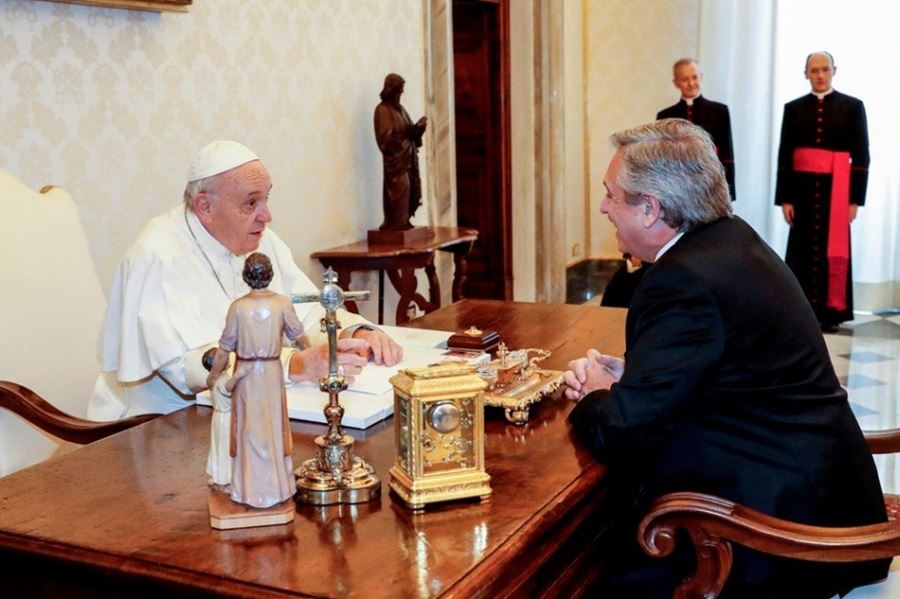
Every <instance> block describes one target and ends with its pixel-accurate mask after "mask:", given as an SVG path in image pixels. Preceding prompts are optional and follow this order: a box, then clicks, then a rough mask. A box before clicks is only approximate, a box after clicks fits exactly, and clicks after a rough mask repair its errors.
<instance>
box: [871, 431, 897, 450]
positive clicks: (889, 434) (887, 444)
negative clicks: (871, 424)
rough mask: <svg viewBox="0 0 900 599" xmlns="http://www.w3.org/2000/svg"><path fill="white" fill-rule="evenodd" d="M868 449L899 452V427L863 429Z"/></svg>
mask: <svg viewBox="0 0 900 599" xmlns="http://www.w3.org/2000/svg"><path fill="white" fill-rule="evenodd" d="M863 436H864V437H865V438H866V443H868V445H869V451H871V452H872V453H898V452H900V428H888V429H884V430H881V431H863Z"/></svg>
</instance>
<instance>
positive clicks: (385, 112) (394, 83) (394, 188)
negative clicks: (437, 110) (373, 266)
mask: <svg viewBox="0 0 900 599" xmlns="http://www.w3.org/2000/svg"><path fill="white" fill-rule="evenodd" d="M404 84H405V81H404V80H403V77H401V76H400V75H396V74H394V73H391V74H390V75H388V76H387V77H385V78H384V89H382V90H381V102H379V103H378V106H376V107H375V140H376V141H377V142H378V149H379V150H381V154H382V155H383V157H384V186H383V190H382V203H383V207H384V223H382V225H381V226H380V227H379V229H380V230H382V231H402V230H405V229H411V228H412V224H411V223H410V222H409V221H410V219H411V218H412V217H413V215H414V214H415V213H416V209H417V208H418V207H419V205H420V204H421V203H422V181H421V179H420V178H419V157H418V151H419V147H420V146H421V145H422V135H423V134H424V133H425V126H426V124H427V119H426V117H424V116H423V117H422V118H420V119H419V120H418V121H416V122H415V123H413V122H412V119H411V118H409V114H408V113H407V112H406V109H405V108H403V106H401V105H400V95H401V94H402V93H403V86H404Z"/></svg>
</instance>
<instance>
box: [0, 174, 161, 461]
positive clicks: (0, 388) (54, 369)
mask: <svg viewBox="0 0 900 599" xmlns="http://www.w3.org/2000/svg"><path fill="white" fill-rule="evenodd" d="M41 192H42V193H37V192H35V191H33V190H31V189H29V188H28V187H26V186H25V185H23V184H22V183H21V182H19V181H18V180H17V179H16V178H15V177H13V176H12V175H10V174H9V173H7V172H6V171H3V170H2V169H0V286H2V288H3V294H2V297H3V301H2V303H0V330H2V335H0V356H2V358H0V407H2V408H5V409H2V410H0V476H2V475H6V474H9V473H11V472H14V471H16V470H19V469H21V468H24V467H26V466H29V465H31V464H34V463H37V462H40V461H42V460H44V459H47V458H48V457H50V456H52V455H53V454H54V453H56V452H57V451H60V450H61V449H62V448H63V447H64V445H63V441H68V442H72V443H78V444H84V443H89V442H91V441H94V440H97V439H99V438H102V437H104V436H106V435H109V434H112V433H113V432H116V431H119V430H122V429H124V428H128V427H130V426H134V425H136V424H139V423H141V422H144V421H146V420H148V419H149V417H140V418H135V419H130V420H123V421H118V422H113V423H97V422H92V421H89V420H85V419H84V416H85V415H86V413H87V403H88V399H89V397H90V394H91V390H92V388H93V385H94V381H95V379H96V377H97V373H98V371H99V363H98V361H97V351H96V342H97V336H98V334H99V332H100V325H101V322H102V320H103V314H104V312H105V310H106V299H105V296H104V294H103V289H102V288H101V286H100V281H99V279H98V278H97V274H96V272H95V270H94V265H93V261H92V259H91V255H90V252H89V251H88V245H87V239H86V237H85V234H84V230H83V229H82V226H81V220H80V218H79V216H78V211H77V210H76V208H75V204H74V202H73V201H72V199H71V197H70V196H69V194H67V193H66V192H65V191H63V190H61V189H58V188H50V187H47V188H44V189H43V190H41ZM13 381H15V382H13ZM43 398H47V399H46V400H45V399H43Z"/></svg>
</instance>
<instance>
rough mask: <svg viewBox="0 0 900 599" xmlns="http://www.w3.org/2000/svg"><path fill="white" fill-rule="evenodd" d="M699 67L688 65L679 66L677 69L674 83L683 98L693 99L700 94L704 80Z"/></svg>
mask: <svg viewBox="0 0 900 599" xmlns="http://www.w3.org/2000/svg"><path fill="white" fill-rule="evenodd" d="M702 77H703V76H702V75H701V74H700V71H699V70H697V65H695V64H694V63H688V64H683V65H679V66H678V68H677V69H675V78H674V79H672V83H674V84H675V87H677V88H678V89H679V90H680V91H681V97H682V98H693V97H696V96H697V95H698V94H700V80H701V79H702Z"/></svg>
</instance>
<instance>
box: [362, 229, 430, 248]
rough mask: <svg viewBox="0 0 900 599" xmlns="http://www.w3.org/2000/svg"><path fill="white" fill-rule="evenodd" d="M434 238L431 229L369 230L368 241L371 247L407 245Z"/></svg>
mask: <svg viewBox="0 0 900 599" xmlns="http://www.w3.org/2000/svg"><path fill="white" fill-rule="evenodd" d="M431 237H434V231H433V230H432V229H431V228H430V227H413V228H412V229H403V230H400V231H382V230H381V229H369V234H368V241H369V243H370V244H371V245H406V244H407V243H410V242H412V241H423V240H425V239H429V238H431Z"/></svg>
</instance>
